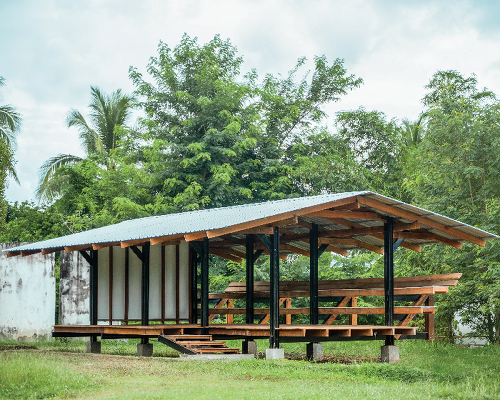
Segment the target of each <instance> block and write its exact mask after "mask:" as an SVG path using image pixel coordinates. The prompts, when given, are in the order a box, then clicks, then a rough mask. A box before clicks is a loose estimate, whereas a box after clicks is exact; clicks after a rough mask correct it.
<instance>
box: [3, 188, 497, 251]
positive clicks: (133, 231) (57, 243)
mask: <svg viewBox="0 0 500 400" xmlns="http://www.w3.org/2000/svg"><path fill="white" fill-rule="evenodd" d="M355 196H363V197H367V198H371V199H374V200H376V201H379V202H381V203H385V204H388V205H391V206H392V207H396V208H400V209H401V210H404V211H406V212H411V213H412V214H415V215H416V216H426V217H427V218H429V217H431V216H437V217H440V218H439V222H440V223H442V224H444V225H446V226H450V227H451V226H453V227H454V228H455V229H457V230H461V231H462V232H467V233H468V234H469V235H472V236H475V237H477V238H481V239H492V238H497V236H496V235H493V234H491V233H488V232H485V231H483V230H480V229H477V228H474V227H471V226H469V225H467V224H464V223H461V222H458V221H454V220H452V219H450V218H446V217H443V216H440V215H439V214H435V213H432V212H429V211H427V210H424V209H421V208H418V207H415V206H411V205H408V204H405V203H402V202H399V201H397V200H394V199H391V198H388V197H385V196H382V195H379V194H377V193H373V192H368V191H363V192H347V193H337V194H327V195H320V196H310V197H300V198H293V199H285V200H277V201H269V202H265V203H254V204H245V205H238V206H231V207H221V208H213V209H208V210H198V211H191V212H183V213H178V214H168V215H161V216H154V217H147V218H139V219H133V220H129V221H124V222H121V223H118V224H115V225H110V226H105V227H102V228H97V229H92V230H89V231H85V232H80V233H75V234H72V235H67V236H63V237H59V238H55V239H50V240H45V241H41V242H36V243H32V244H27V245H24V246H19V247H15V248H12V249H9V251H10V252H16V251H33V250H42V249H54V248H62V247H71V246H79V245H86V244H88V245H91V244H98V243H111V242H123V241H130V240H140V239H150V238H155V237H162V236H170V235H177V234H189V233H194V232H200V231H212V230H216V229H223V228H227V227H230V226H234V225H238V224H242V223H245V222H249V221H258V220H261V219H265V218H269V217H273V216H277V215H281V214H285V213H289V212H293V211H298V210H301V209H304V208H308V207H313V206H316V205H321V204H327V203H331V202H335V201H339V200H343V199H347V198H350V197H355ZM377 212H378V213H380V214H383V215H391V214H390V213H385V212H380V211H377ZM394 216H396V215H394ZM396 217H397V216H396ZM399 219H400V220H404V218H401V217H400V218H399ZM318 220H321V219H319V218H318ZM318 222H319V221H318ZM263 223H265V221H264V222H263ZM321 224H322V225H332V222H329V221H327V220H323V222H322V223H321ZM363 225H364V226H373V222H372V221H365V223H364V224H363Z"/></svg>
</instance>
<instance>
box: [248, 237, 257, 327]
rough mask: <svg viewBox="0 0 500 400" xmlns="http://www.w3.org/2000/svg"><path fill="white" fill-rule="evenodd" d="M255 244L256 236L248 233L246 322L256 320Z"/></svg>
mask: <svg viewBox="0 0 500 400" xmlns="http://www.w3.org/2000/svg"><path fill="white" fill-rule="evenodd" d="M254 244H255V236H254V235H247V237H246V265H247V270H246V274H247V276H246V279H247V283H246V286H247V287H246V289H247V290H246V293H247V294H246V323H247V324H253V322H254V296H253V284H254V253H253V248H254Z"/></svg>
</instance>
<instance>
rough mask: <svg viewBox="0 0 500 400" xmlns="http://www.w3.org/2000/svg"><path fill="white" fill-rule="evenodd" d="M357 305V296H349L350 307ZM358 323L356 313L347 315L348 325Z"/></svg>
mask: <svg viewBox="0 0 500 400" xmlns="http://www.w3.org/2000/svg"><path fill="white" fill-rule="evenodd" d="M357 306H358V298H357V297H353V298H351V307H357ZM357 324H358V314H350V315H349V325H357Z"/></svg>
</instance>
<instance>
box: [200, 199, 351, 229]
mask: <svg viewBox="0 0 500 400" xmlns="http://www.w3.org/2000/svg"><path fill="white" fill-rule="evenodd" d="M352 202H353V197H348V198H345V199H340V200H336V201H331V202H328V203H323V204H317V205H314V206H310V207H304V208H302V209H300V210H296V211H289V212H286V213H283V214H279V215H272V216H270V217H267V218H261V219H258V220H255V221H247V222H242V223H240V224H235V225H232V226H228V227H226V228H221V229H214V230H211V231H208V232H207V235H208V237H209V238H213V237H219V236H222V235H227V234H230V233H235V232H239V231H243V230H245V229H251V228H255V227H257V226H262V225H266V224H274V223H277V222H279V221H286V220H287V219H289V218H295V217H300V216H303V215H307V214H310V213H312V212H315V211H322V210H326V209H328V208H332V207H335V206H337V207H338V206H342V205H345V204H350V203H352ZM298 222H299V223H298V224H300V220H299V221H298Z"/></svg>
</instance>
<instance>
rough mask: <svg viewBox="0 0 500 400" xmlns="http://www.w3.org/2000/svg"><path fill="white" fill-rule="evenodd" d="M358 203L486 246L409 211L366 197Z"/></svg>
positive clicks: (459, 232) (483, 242)
mask: <svg viewBox="0 0 500 400" xmlns="http://www.w3.org/2000/svg"><path fill="white" fill-rule="evenodd" d="M358 201H359V203H360V204H362V205H365V206H368V207H370V208H374V209H376V210H380V211H382V212H386V213H389V214H392V215H395V216H397V217H400V218H404V219H408V220H410V221H414V220H418V221H420V223H421V224H422V225H425V226H428V227H429V228H433V229H437V230H438V231H441V232H443V233H446V234H448V235H451V236H454V237H457V238H459V239H462V240H466V241H468V242H471V243H474V244H477V245H478V246H481V247H484V246H486V241H485V240H483V239H479V238H477V237H475V236H472V235H469V234H468V233H465V232H462V231H459V230H458V229H455V228H452V227H450V226H446V225H443V224H441V223H440V222H436V221H432V220H430V219H428V218H426V217H421V216H418V215H416V214H413V213H411V212H409V211H405V210H402V209H400V208H397V207H393V206H390V205H388V204H384V203H381V202H379V201H377V200H374V199H370V198H368V197H364V196H358Z"/></svg>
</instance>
